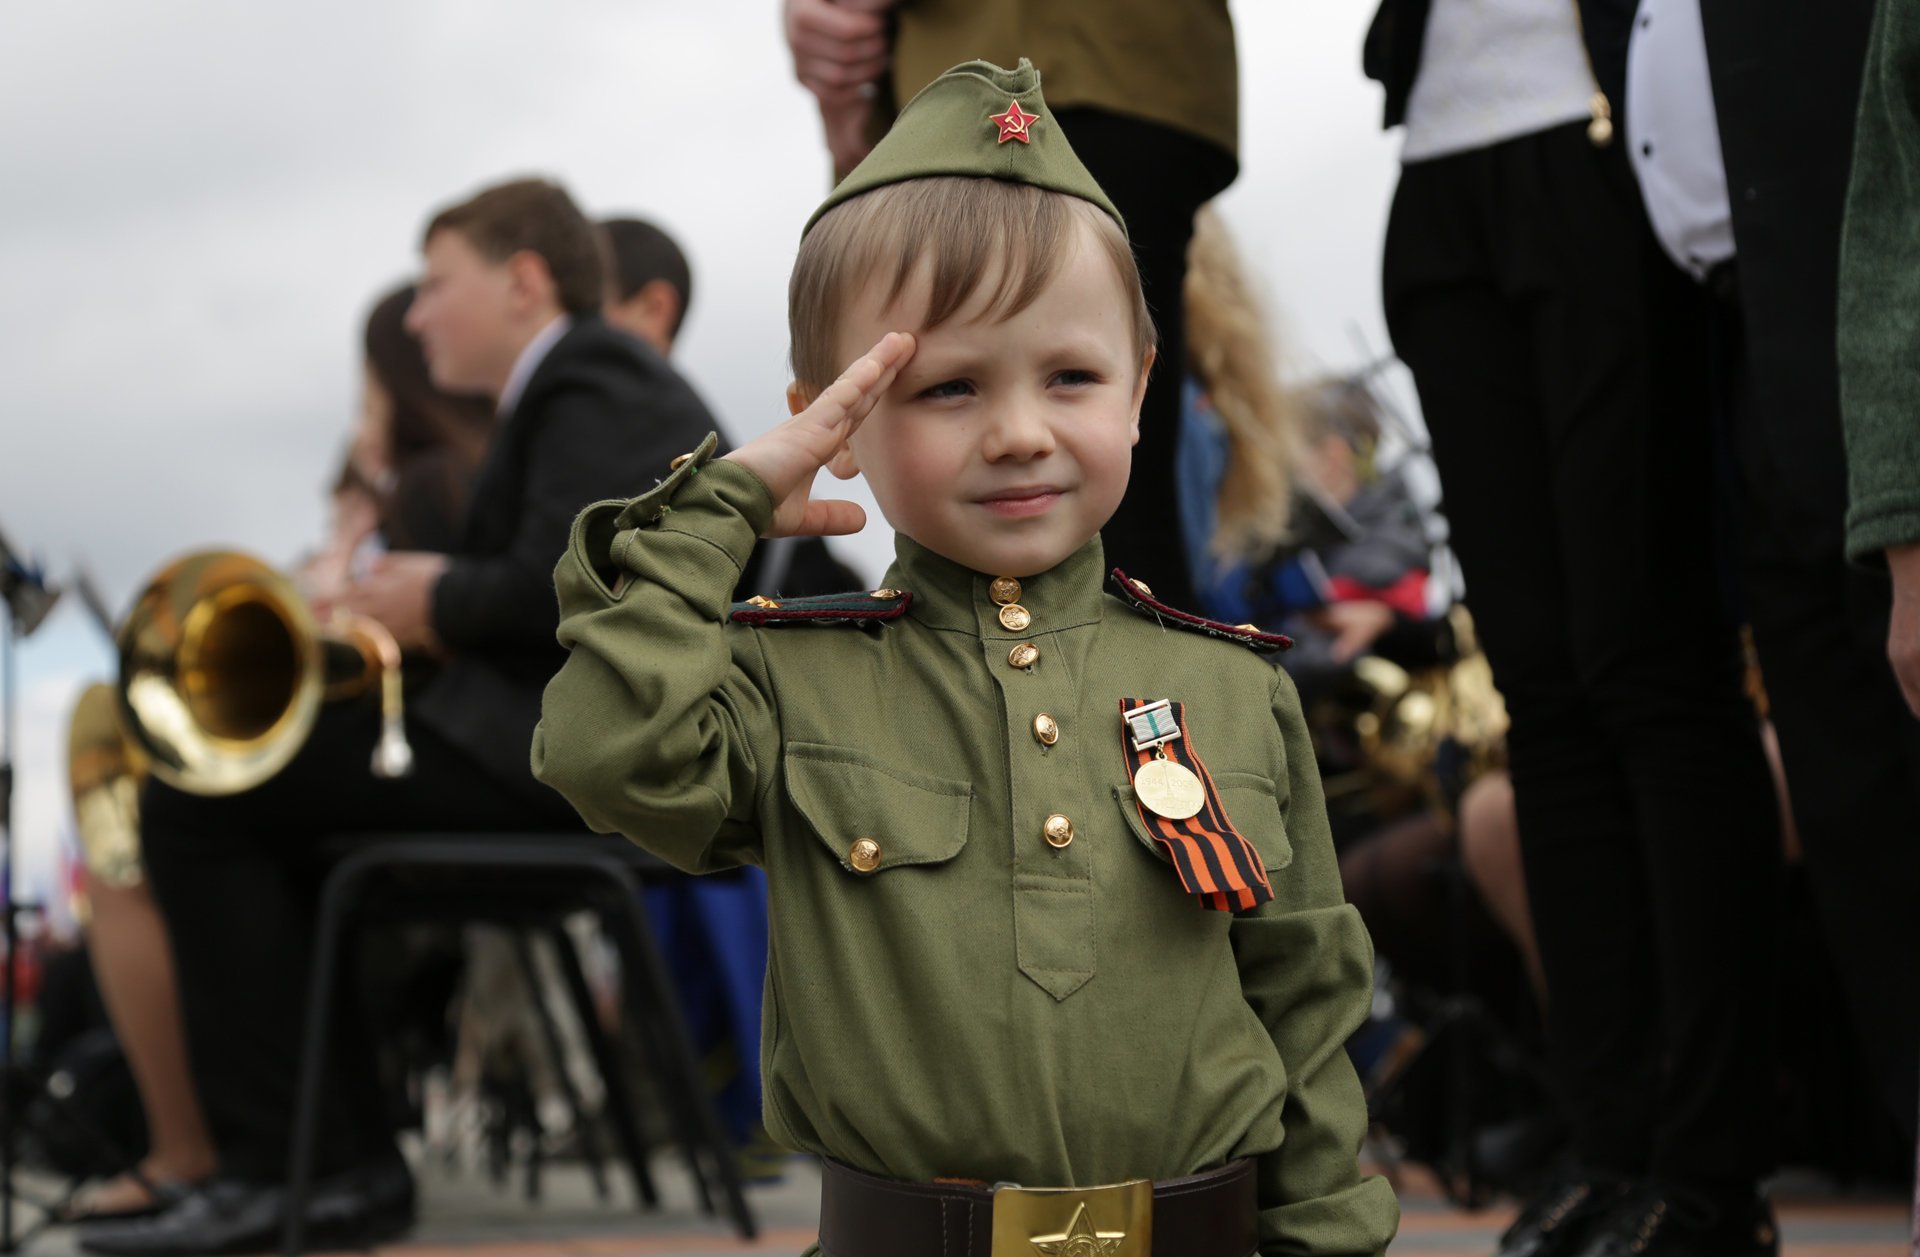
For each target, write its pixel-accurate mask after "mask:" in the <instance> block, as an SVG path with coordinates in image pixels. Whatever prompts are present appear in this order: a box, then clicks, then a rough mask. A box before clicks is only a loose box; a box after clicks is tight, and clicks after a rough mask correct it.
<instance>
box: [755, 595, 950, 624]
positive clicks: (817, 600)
mask: <svg viewBox="0 0 1920 1257" xmlns="http://www.w3.org/2000/svg"><path fill="white" fill-rule="evenodd" d="M912 601H913V595H912V594H910V593H908V592H907V591H906V590H904V589H856V590H854V591H853V592H851V593H845V594H816V595H814V596H813V597H811V598H767V597H753V598H749V599H747V600H746V601H745V602H736V603H734V604H733V610H732V612H731V613H730V614H729V615H728V616H727V618H728V619H730V620H732V621H733V622H734V623H735V624H752V625H778V624H879V623H885V622H886V621H888V620H897V619H899V618H900V617H901V616H903V615H905V614H906V613H907V606H908V604H910V603H911V602H912Z"/></svg>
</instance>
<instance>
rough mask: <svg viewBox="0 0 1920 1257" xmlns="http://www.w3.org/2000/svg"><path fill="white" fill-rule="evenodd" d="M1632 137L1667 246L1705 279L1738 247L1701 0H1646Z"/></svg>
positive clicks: (1634, 61) (1635, 47)
mask: <svg viewBox="0 0 1920 1257" xmlns="http://www.w3.org/2000/svg"><path fill="white" fill-rule="evenodd" d="M1627 144H1628V153H1629V155H1630V156H1631V157H1632V159H1633V169H1634V173H1635V174H1637V175H1638V176H1639V177H1640V198H1641V199H1642V200H1643V201H1645V202H1646V205H1647V219H1648V220H1649V221H1650V222H1651V223H1652V224H1653V231H1654V234H1655V235H1656V236H1658V237H1659V238H1660V246H1661V247H1662V248H1663V249H1665V250H1666V251H1667V256H1669V257H1671V258H1672V259H1673V260H1674V262H1675V264H1677V265H1678V266H1680V267H1681V269H1683V270H1685V271H1687V272H1688V273H1690V274H1691V275H1692V276H1693V277H1694V278H1695V279H1705V278H1706V276H1707V272H1708V271H1711V270H1712V269H1713V268H1714V267H1715V266H1717V265H1719V264H1720V263H1721V262H1724V261H1726V260H1727V259H1728V258H1730V257H1732V256H1733V252H1734V248H1733V209H1732V206H1731V205H1730V204H1729V202H1728V200H1727V168H1726V164H1725V163H1724V162H1723V161H1722V160H1721V157H1720V123H1719V119H1718V118H1717V117H1716V115H1715V114H1714V111H1713V80H1712V79H1711V78H1710V77H1709V76H1708V74H1707V40H1706V36H1705V35H1704V34H1703V33H1702V31H1701V28H1700V0H1640V11H1639V13H1638V14H1637V15H1636V16H1635V17H1634V19H1633V38H1632V41H1631V42H1630V43H1628V45H1627Z"/></svg>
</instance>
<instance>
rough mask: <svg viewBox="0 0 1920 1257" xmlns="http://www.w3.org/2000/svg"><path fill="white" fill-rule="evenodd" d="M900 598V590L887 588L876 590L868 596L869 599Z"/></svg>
mask: <svg viewBox="0 0 1920 1257" xmlns="http://www.w3.org/2000/svg"><path fill="white" fill-rule="evenodd" d="M899 596H900V591H899V590H897V589H892V588H886V587H882V588H880V589H876V590H874V591H873V592H872V593H870V594H868V595H867V597H869V598H898V597H899Z"/></svg>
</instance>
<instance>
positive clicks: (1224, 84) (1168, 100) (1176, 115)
mask: <svg viewBox="0 0 1920 1257" xmlns="http://www.w3.org/2000/svg"><path fill="white" fill-rule="evenodd" d="M893 20H894V36H893V49H892V53H893V76H892V79H891V81H890V85H891V87H892V90H893V97H894V100H895V101H896V102H897V103H898V104H901V105H904V104H906V103H907V102H908V101H909V100H912V99H913V96H914V93H916V92H918V91H919V90H920V89H921V88H923V87H925V86H926V85H927V84H929V83H931V82H933V80H934V79H936V78H938V77H939V76H940V75H941V74H942V73H943V72H944V71H946V69H947V68H948V67H949V66H952V65H953V64H954V63H956V62H959V61H965V60H966V59H968V58H969V57H983V58H985V59H986V60H988V61H991V62H993V63H994V64H995V65H1006V66H1010V65H1015V64H1018V62H1019V60H1020V58H1022V57H1026V58H1028V59H1029V60H1031V61H1032V62H1033V63H1034V65H1036V66H1038V67H1039V68H1040V73H1041V74H1042V75H1044V76H1045V78H1046V91H1047V103H1048V104H1050V105H1052V106H1053V107H1054V108H1055V109H1065V108H1068V107H1070V106H1080V105H1089V106H1093V107H1095V108H1099V109H1104V110H1107V111H1108V112H1111V113H1118V114H1125V115H1126V116H1128V117H1133V118H1145V119H1146V120H1147V121H1149V122H1157V123H1159V124H1161V125H1162V126H1168V127H1174V128H1176V129H1178V130H1181V131H1185V132H1187V133H1188V134H1190V135H1197V136H1199V137H1200V138H1201V139H1203V140H1208V141H1210V142H1212V143H1213V144H1215V145H1217V146H1218V147H1219V148H1221V149H1222V150H1223V151H1225V152H1226V153H1227V154H1228V155H1230V156H1237V154H1238V153H1239V149H1240V78H1239V65H1238V60H1237V58H1236V57H1235V54H1234V40H1233V18H1232V16H1231V15H1230V14H1229V13H1228V11H1227V0H1101V2H1100V3H1098V4H1083V3H1062V2H1060V0H1049V2H1047V3H1041V4H1035V3H1033V2H1032V0H905V2H904V3H902V4H901V5H900V6H899V7H898V8H896V9H895V10H893Z"/></svg>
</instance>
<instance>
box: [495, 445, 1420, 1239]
mask: <svg viewBox="0 0 1920 1257" xmlns="http://www.w3.org/2000/svg"><path fill="white" fill-rule="evenodd" d="M707 449H710V446H708V447H703V452H702V454H701V455H699V456H696V458H694V459H693V460H690V461H689V462H687V463H686V464H685V465H683V466H682V467H681V468H679V469H678V470H677V471H675V472H674V473H673V474H672V475H671V476H670V477H668V479H667V480H666V481H665V482H663V483H662V484H661V485H660V486H659V487H658V488H656V489H655V490H653V491H652V492H650V493H647V494H645V495H643V496H641V497H639V498H636V499H634V500H633V501H631V502H626V503H622V502H608V503H601V504H598V505H596V506H593V507H590V508H589V509H588V510H587V511H585V512H584V513H583V514H582V515H581V516H580V518H579V520H578V522H577V523H576V524H575V526H574V533H573V541H572V545H571V548H570V550H569V552H568V554H567V555H566V556H565V557H564V558H563V559H562V560H561V562H560V565H559V567H558V569H557V571H556V573H555V579H556V582H557V585H558V589H559V595H560V611H561V624H560V640H561V641H562V643H563V644H565V645H566V646H567V647H568V648H569V649H570V651H571V657H570V658H569V660H568V662H567V664H566V667H565V668H564V669H563V670H562V671H561V673H560V674H559V675H558V676H557V677H556V678H555V679H554V680H553V682H552V683H551V684H550V685H549V686H548V688H547V692H546V701H545V709H544V717H543V719H542V721H541V724H540V727H539V729H538V730H537V731H536V732H535V734H534V742H533V770H534V773H535V774H536V775H537V776H538V777H539V778H540V779H541V780H543V781H545V782H548V783H549V784H551V785H553V786H554V787H556V788H557V789H559V790H560V792H561V793H562V794H564V795H565V796H566V797H567V798H568V799H569V800H571V801H572V802H573V804H574V806H575V807H577V808H578V809H579V811H580V813H581V815H582V816H583V817H585V818H586V820H587V822H588V823H589V824H590V825H592V826H593V827H594V828H595V829H597V830H603V831H613V830H617V831H619V832H620V833H623V834H626V835H627V836H629V837H630V838H632V839H633V840H634V841H636V842H638V843H640V844H641V845H642V846H644V847H646V848H647V849H648V850H650V851H653V852H655V853H657V854H658V855H660V856H661V857H663V858H664V859H666V860H668V861H670V862H672V863H673V864H675V865H677V866H679V867H681V868H684V869H688V870H692V871H696V872H698V871H705V870H712V869H718V868H725V867H728V866H730V865H735V864H740V863H751V864H759V865H763V866H764V867H765V868H766V870H767V875H768V881H769V885H770V887H771V896H772V943H771V949H770V954H769V957H768V967H767V989H766V1017H765V1026H766V1029H765V1040H764V1043H763V1044H762V1052H761V1067H762V1071H763V1074H764V1076H765V1091H766V1124H767V1128H768V1130H769V1131H771V1132H772V1134H773V1135H774V1137H775V1138H777V1139H779V1140H780V1141H781V1142H783V1143H786V1144H788V1145H790V1146H792V1147H794V1148H798V1149H801V1150H803V1151H805V1152H810V1153H815V1154H818V1155H820V1156H825V1157H832V1158H835V1159H837V1160H839V1161H842V1162H844V1163H846V1164H848V1165H851V1166H854V1167H856V1168H858V1169H861V1170H865V1171H868V1172H870V1173H874V1174H880V1175H885V1176H889V1177H893V1178H896V1179H905V1180H917V1181H925V1180H929V1179H932V1178H935V1177H942V1176H948V1177H962V1178H972V1179H982V1180H986V1181H989V1182H993V1181H1003V1180H1004V1181H1011V1182H1019V1183H1025V1184H1028V1185H1045V1186H1086V1185H1094V1184H1101V1183H1110V1182H1117V1181H1121V1180H1125V1179H1132V1178H1156V1179H1157V1178H1170V1177H1175V1176H1179V1175H1183V1174H1188V1173H1192V1172H1195V1171H1198V1170H1202V1169H1206V1168H1210V1167H1214V1166H1218V1165H1221V1164H1223V1163H1225V1162H1227V1161H1229V1160H1232V1159H1234V1158H1237V1157H1257V1158H1258V1170H1259V1179H1260V1196H1261V1204H1262V1214H1261V1220H1260V1221H1261V1236H1262V1244H1261V1251H1262V1252H1263V1253H1371V1252H1378V1251H1380V1250H1381V1249H1383V1248H1384V1247H1385V1245H1386V1243H1387V1241H1388V1240H1389V1239H1390V1238H1391V1237H1392V1235H1393V1232H1394V1227H1395V1225H1396V1223H1397V1221H1398V1216H1399V1214H1398V1208H1397V1206H1396V1203H1395V1201H1394V1197H1393V1193H1392V1191H1391V1189H1390V1188H1389V1187H1388V1185H1387V1184H1386V1183H1385V1182H1384V1181H1383V1180H1381V1179H1378V1178H1363V1177H1362V1176H1361V1175H1360V1173H1359V1169H1358V1166H1357V1164H1356V1158H1357V1153H1358V1150H1359V1145H1360V1141H1361V1138H1362V1136H1363V1134H1364V1131H1365V1128H1366V1111H1365V1105H1364V1102H1363V1099H1362V1096H1361V1092H1360V1087H1359V1085H1358V1082H1357V1080H1356V1078H1355V1076H1354V1072H1353V1068H1352V1066H1351V1065H1350V1064H1349V1062H1348V1060H1347V1057H1346V1053H1345V1051H1344V1050H1343V1048H1342V1045H1343V1042H1344V1040H1345V1039H1346V1038H1347V1036H1348V1035H1349V1034H1350V1033H1351V1032H1352V1031H1353V1030H1354V1029H1355V1028H1356V1027H1357V1026H1358V1025H1359V1024H1360V1023H1361V1021H1362V1020H1363V1019H1364V1018H1365V1016H1366V1014H1367V1008H1368V1003H1369V998H1370V991H1371V981H1372V949H1371V945H1370V943H1369V941H1368V938H1367V935H1366V932H1365V930H1364V929H1363V927H1362V926H1361V924H1360V920H1359V918H1358V916H1357V915H1356V914H1355V912H1354V910H1353V909H1352V908H1351V907H1350V906H1348V905H1347V904H1346V903H1345V902H1344V901H1343V899H1342V895H1341V889H1340V880H1339V874H1338V870H1337V868H1336V865H1335V862H1334V856H1333V849H1332V846H1331V843H1330V840H1329V837H1328V830H1327V822H1326V815H1325V808H1324V804H1323V801H1322V798H1321V792H1320V784H1319V779H1318V777H1317V776H1316V773H1315V769H1314V762H1313V752H1312V750H1311V747H1310V746H1309V743H1308V739H1307V732H1306V728H1305V726H1304V724H1303V723H1302V720H1301V715H1300V708H1299V702H1298V700H1297V698H1296V696H1295V693H1294V689H1293V686H1292V684H1291V682H1290V681H1289V680H1288V679H1287V676H1286V674H1285V673H1284V672H1281V671H1279V670H1278V669H1275V668H1273V667H1271V666H1269V665H1268V664H1267V663H1265V662H1263V661H1262V660H1261V659H1260V658H1258V657H1257V656H1256V655H1255V654H1253V652H1251V651H1249V650H1247V649H1246V648H1245V647H1243V646H1239V645H1236V644H1233V643H1229V642H1224V641H1219V640H1216V639H1213V638H1209V637H1204V636H1200V635H1197V634H1193V633H1188V632H1182V631H1178V630H1174V629H1169V628H1163V627H1162V626H1161V625H1160V624H1158V623H1156V622H1155V621H1154V620H1152V619H1150V618H1147V617H1146V616H1143V615H1142V614H1141V613H1139V612H1137V611H1135V610H1133V609H1131V608H1129V607H1128V606H1126V605H1125V604H1124V603H1122V602H1121V601H1120V600H1118V599H1116V598H1113V597H1110V596H1108V595H1106V594H1104V593H1102V581H1103V576H1104V573H1103V570H1102V560H1101V551H1100V545H1099V542H1098V541H1097V540H1095V541H1093V542H1090V543H1088V545H1087V546H1086V547H1085V548H1083V549H1082V550H1081V551H1080V552H1078V553H1077V554H1075V555H1073V556H1072V557H1071V558H1069V559H1068V560H1067V561H1065V562H1064V563H1062V564H1060V565H1059V566H1058V567H1056V568H1053V569H1051V570H1050V571H1047V572H1044V573H1041V574H1039V575H1037V576H1034V577H1031V578H1028V579H1026V580H1024V581H1023V582H1022V584H1023V586H1024V590H1023V592H1022V594H1021V597H1020V601H1021V603H1022V604H1023V605H1024V606H1026V607H1027V608H1028V609H1029V610H1030V611H1031V612H1032V616H1033V619H1032V623H1031V624H1030V625H1029V626H1028V627H1027V628H1026V630H1025V631H1023V632H1017V633H1016V632H1010V631H1008V630H1006V629H1005V628H1003V627H1002V626H1001V624H1000V622H999V619H998V616H997V613H998V611H999V607H998V606H996V605H995V604H994V602H993V601H992V599H991V598H990V597H989V595H988V583H989V578H988V577H987V576H983V575H981V574H979V573H976V572H972V571H969V570H967V569H964V568H961V567H959V566H957V565H955V564H953V563H951V562H948V561H947V560H944V559H942V558H940V557H938V556H936V555H934V554H932V553H930V552H929V551H927V550H925V549H924V548H922V547H920V546H918V545H916V544H915V543H913V542H912V541H910V540H907V539H906V538H901V539H900V540H899V559H898V562H897V563H896V565H895V566H894V568H893V570H892V571H891V572H890V573H889V574H888V577H887V583H888V584H889V585H892V586H897V587H899V588H901V589H904V590H908V591H910V592H911V593H912V601H911V605H910V608H909V610H908V612H907V614H906V615H905V616H904V617H903V618H901V619H898V620H896V621H894V622H892V623H888V624H885V625H880V626H869V627H864V628H862V627H856V626H853V625H797V626H793V625H790V626H782V627H761V628H752V627H747V626H744V625H738V624H728V623H725V620H726V617H727V614H728V608H729V601H728V600H729V598H730V596H731V590H732V589H733V586H734V582H735V579H736V577H737V575H738V572H739V570H740V568H741V566H742V564H743V563H744V562H745V561H746V558H747V556H748V554H749V552H750V551H751V549H752V547H753V544H754V539H755V537H756V536H757V534H758V533H759V532H760V530H761V529H762V528H764V527H765V526H766V525H767V523H768V521H769V520H770V518H771V515H772V502H771V500H770V498H769V496H768V493H767V490H766V488H765V487H764V486H763V485H762V484H761V483H760V481H759V480H758V479H757V478H756V477H755V476H753V475H752V473H750V472H748V471H747V470H745V469H744V468H742V467H741V466H739V465H738V464H736V463H730V462H716V463H711V464H707V465H705V466H702V465H701V464H702V463H703V462H704V458H705V453H706V450H707ZM669 506H670V509H667V508H668V507H669ZM1022 642H1025V643H1029V644H1031V645H1032V646H1034V647H1036V648H1038V650H1039V651H1040V656H1039V658H1038V660H1037V661H1034V662H1033V663H1032V666H1031V667H1030V668H1026V669H1023V668H1018V667H1015V666H1014V665H1013V664H1012V662H1010V659H1009V653H1010V651H1011V648H1012V647H1014V646H1015V645H1016V644H1019V643H1022ZM1123 696H1124V697H1140V698H1173V699H1175V700H1176V701H1180V702H1183V703H1185V705H1186V717H1187V725H1188V729H1189V731H1190V734H1191V739H1192V743H1193V748H1194V750H1195V751H1196V753H1197V754H1198V755H1199V756H1200V757H1201V758H1202V759H1203V760H1204V762H1205V763H1206V765H1207V767H1208V768H1209V769H1210V770H1211V772H1212V775H1213V777H1214V780H1215V782H1216V783H1217V785H1218V786H1219V789H1220V792H1221V796H1222V799H1223V801H1224V804H1225V807H1226V810H1227V811H1228V813H1229V814H1230V816H1231V818H1232V819H1233V821H1234V822H1235V824H1236V825H1237V826H1238V828H1239V829H1240V831H1241V832H1242V833H1243V834H1245V835H1246V837H1247V838H1248V839H1249V840H1250V841H1251V842H1252V843H1253V844H1254V845H1255V846H1256V847H1257V848H1258V850H1259V852H1260V854H1261V856H1262V857H1263V859H1264V862H1265V864H1266V866H1267V867H1268V869H1269V870H1271V871H1270V872H1269V874H1268V876H1269V878H1270V880H1271V881H1272V882H1273V886H1274V890H1275V893H1276V896H1277V898H1276V900H1275V901H1274V902H1272V903H1269V904H1267V905H1265V906H1263V907H1262V908H1260V909H1258V910H1255V911H1253V912H1251V913H1248V914H1245V915H1241V916H1234V915H1231V914H1228V913H1224V912H1215V911H1207V910H1204V909H1203V908H1201V906H1200V905H1199V903H1198V901H1196V900H1195V899H1194V898H1192V897H1191V896H1189V895H1188V894H1186V893H1185V892H1184V891H1183V890H1182V888H1181V886H1180V884H1179V881H1178V879H1177V877H1176V874H1175V871H1174V868H1173V866H1172V865H1171V864H1170V863H1169V862H1168V861H1167V859H1166V857H1165V856H1163V855H1162V854H1161V853H1160V852H1159V850H1158V849H1157V848H1156V847H1155V846H1154V845H1153V844H1152V843H1151V841H1150V840H1149V838H1148V837H1147V834H1146V832H1145V829H1144V827H1143V826H1142V824H1141V822H1140V820H1139V818H1138V816H1137V814H1136V812H1135V809H1134V806H1133V802H1132V796H1131V792H1130V787H1128V786H1127V785H1126V782H1127V780H1128V778H1127V774H1126V769H1125V763H1124V759H1123V753H1122V743H1121V737H1122V730H1121V725H1120V718H1119V701H1120V699H1121V698H1122V697H1123ZM1041 713H1049V714H1051V715H1052V716H1053V717H1054V718H1055V722H1056V724H1057V727H1058V731H1059V737H1058V740H1057V742H1055V743H1054V744H1053V745H1052V746H1044V745H1042V744H1041V742H1040V741H1039V740H1038V739H1037V738H1036V736H1035V735H1034V732H1033V722H1034V719H1035V717H1036V716H1037V715H1039V714H1041ZM1054 813H1060V814H1064V815H1066V816H1067V817H1068V818H1070V820H1071V821H1072V823H1073V827H1074V836H1073V839H1072V841H1071V842H1070V843H1069V844H1068V845H1067V846H1066V847H1065V848H1063V849H1055V848H1054V847H1051V846H1049V845H1048V844H1047V842H1045V841H1044V840H1043V838H1042V833H1041V827H1042V824H1043V823H1044V822H1045V820H1046V818H1047V817H1048V816H1050V815H1052V814H1054ZM860 839H871V840H872V841H873V842H876V843H877V844H878V846H879V851H878V864H877V867H874V868H872V871H871V872H867V873H861V872H858V871H856V870H855V868H854V863H853V860H852V858H851V852H852V848H853V845H854V843H855V842H856V841H857V840H860ZM868 854H870V852H869V851H863V852H862V855H863V856H864V855H868ZM861 862H862V863H869V864H870V863H871V861H869V860H864V859H863V860H862V861H861Z"/></svg>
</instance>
